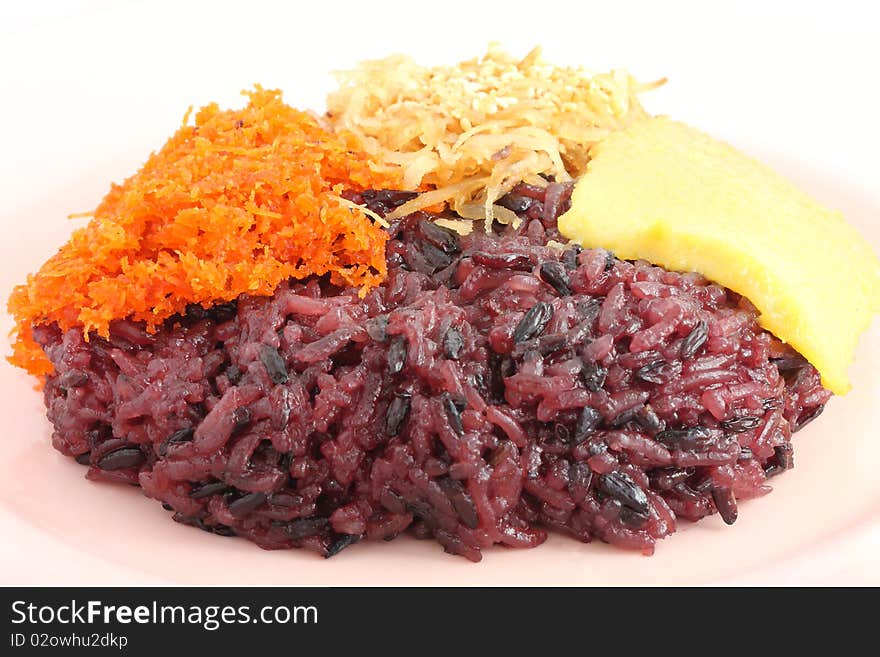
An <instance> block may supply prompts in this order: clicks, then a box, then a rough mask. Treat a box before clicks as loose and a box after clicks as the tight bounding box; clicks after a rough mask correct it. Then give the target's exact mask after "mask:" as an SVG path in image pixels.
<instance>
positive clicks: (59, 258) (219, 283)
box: [9, 87, 401, 374]
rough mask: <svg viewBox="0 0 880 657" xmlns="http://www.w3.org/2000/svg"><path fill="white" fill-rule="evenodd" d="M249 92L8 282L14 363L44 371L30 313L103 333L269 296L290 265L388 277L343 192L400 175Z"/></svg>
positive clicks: (366, 222) (208, 112) (339, 279)
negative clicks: (37, 264) (115, 326)
mask: <svg viewBox="0 0 880 657" xmlns="http://www.w3.org/2000/svg"><path fill="white" fill-rule="evenodd" d="M248 96H249V102H248V104H247V106H246V107H245V108H244V109H241V110H234V111H221V110H220V109H219V108H218V107H217V106H216V105H209V106H207V107H205V108H203V109H202V110H201V111H199V112H198V114H197V116H196V118H195V125H194V126H192V125H184V126H182V127H181V128H180V129H179V130H178V131H177V133H176V134H175V135H174V136H173V137H171V139H170V140H169V141H168V142H167V143H166V144H165V146H164V147H163V148H162V149H161V150H160V151H159V152H157V153H155V154H153V155H152V156H151V157H150V158H149V160H148V161H147V162H146V164H144V166H143V168H142V169H141V170H140V171H138V172H137V173H136V174H135V175H133V176H132V177H130V178H129V179H128V180H126V181H125V182H124V183H123V184H121V185H114V186H113V187H112V189H111V190H110V192H109V193H108V194H107V196H106V197H105V198H104V200H103V201H102V203H101V204H100V205H99V206H98V208H97V209H96V210H95V212H94V218H93V219H92V220H91V221H90V222H89V224H88V225H87V226H86V227H84V228H82V229H80V230H78V231H76V232H75V233H74V234H73V236H72V237H71V239H70V241H69V242H68V243H67V244H65V245H64V246H63V247H61V249H60V250H59V251H58V252H57V253H56V254H55V255H54V256H53V257H52V258H50V259H49V260H48V261H47V262H46V263H45V264H44V265H43V267H42V268H41V269H40V270H39V271H38V272H37V273H36V274H33V275H31V276H29V277H28V281H27V284H25V285H20V286H18V287H16V288H15V290H14V291H13V293H12V295H11V297H10V300H9V310H10V312H11V313H12V314H13V315H14V316H15V318H16V327H15V335H16V337H15V341H14V345H13V355H12V357H11V358H10V360H11V362H12V363H13V364H15V365H18V366H20V367H23V368H25V369H27V370H29V371H30V372H32V373H33V374H46V373H49V372H51V371H52V366H51V364H50V362H49V361H48V359H47V358H46V356H45V355H44V354H43V351H42V350H41V349H40V347H39V346H38V345H37V344H36V343H35V342H34V340H33V337H32V327H33V326H35V325H41V324H49V323H52V322H56V323H57V324H58V325H59V327H60V328H61V329H62V330H67V329H69V328H71V327H74V326H78V327H82V328H83V329H84V333H86V335H88V333H89V332H90V331H95V332H97V333H98V334H99V335H102V336H107V335H108V331H109V326H110V323H111V322H112V321H113V320H116V319H124V318H128V319H133V320H139V321H143V322H145V323H146V325H147V328H148V329H150V330H154V329H155V328H156V327H157V326H159V325H160V324H161V323H162V322H163V321H164V320H165V319H167V318H168V317H170V316H172V315H174V314H176V313H182V312H184V311H185V309H186V307H187V305H189V304H192V303H198V304H202V305H203V306H205V307H208V306H210V305H212V304H215V303H218V302H223V301H228V300H231V299H235V298H236V297H238V296H239V295H240V294H242V293H249V294H253V295H270V294H272V292H273V291H274V290H275V288H276V287H277V286H278V284H279V283H280V282H282V281H284V280H286V279H288V278H291V277H293V278H305V277H307V276H310V275H323V274H330V275H331V278H332V280H333V282H334V283H337V284H340V285H350V286H355V287H361V288H362V289H366V288H369V287H371V286H373V285H376V284H377V283H378V282H380V281H381V280H382V279H383V278H384V276H385V273H386V263H385V242H386V240H387V233H386V232H385V231H384V230H383V229H382V227H381V226H379V225H377V223H375V222H374V220H373V219H372V218H370V217H368V216H367V215H366V214H365V213H364V211H363V210H362V209H361V208H359V207H358V206H353V204H351V203H350V202H348V201H346V200H345V199H343V198H341V197H340V193H341V192H342V191H343V190H345V189H354V190H361V189H367V188H383V187H399V186H400V184H401V181H400V178H399V176H398V170H397V169H396V168H394V167H388V166H385V165H382V164H381V163H379V162H378V161H377V160H376V158H374V157H372V156H370V155H367V154H366V153H364V152H363V151H362V150H360V147H359V144H358V143H357V140H356V139H354V138H353V137H352V136H351V135H348V136H344V135H340V134H334V133H332V132H330V131H328V130H327V129H325V128H324V127H322V126H321V125H320V124H319V123H318V121H317V120H316V119H315V118H314V117H313V116H311V115H309V114H307V113H305V112H301V111H298V110H295V109H293V108H291V107H289V106H288V105H286V104H285V103H284V102H283V101H282V99H281V95H280V93H279V92H277V91H268V90H263V89H261V88H259V87H257V88H256V90H255V91H253V92H250V93H249V94H248ZM185 123H186V122H185Z"/></svg>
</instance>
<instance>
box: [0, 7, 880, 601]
mask: <svg viewBox="0 0 880 657" xmlns="http://www.w3.org/2000/svg"><path fill="white" fill-rule="evenodd" d="M306 4H308V7H306V6H305V5H306ZM873 4H874V3H871V2H833V3H832V2H828V3H815V4H812V3H804V2H791V3H789V2H767V1H764V2H731V3H715V2H687V3H685V2H669V1H667V2H635V1H632V0H631V1H628V2H627V1H623V2H613V1H612V0H605V1H604V2H589V1H586V0H580V1H578V2H553V3H550V2H544V3H542V2H534V1H531V2H476V1H475V0H470V1H468V2H461V1H459V0H450V1H447V2H442V3H437V2H435V3H422V2H415V1H409V2H379V1H378V0H363V1H360V2H355V3H348V2H333V3H332V4H331V3H319V4H317V5H312V4H311V3H298V2H296V3H295V2H289V3H288V2H285V3H281V2H276V3H271V2H260V1H255V0H239V1H238V2H205V3H200V2H181V1H180V0H178V1H176V2H162V1H150V2H138V1H136V0H130V1H123V2H118V1H117V2H110V1H105V0H91V1H90V0H78V1H71V2H47V1H45V0H44V1H43V2H9V1H6V2H3V3H2V6H0V130H2V135H3V146H2V151H0V152H2V153H3V155H2V156H0V199H2V202H0V213H7V212H9V213H15V212H16V211H19V210H21V208H22V207H23V205H22V204H25V203H30V202H32V200H33V199H31V198H25V197H24V196H23V195H22V194H20V193H19V190H21V189H31V188H33V187H34V185H36V184H43V182H45V181H68V182H69V183H70V185H73V182H72V181H75V182H76V185H75V186H73V187H70V188H68V189H66V191H65V194H66V199H67V202H68V203H69V204H70V207H68V210H69V211H71V212H72V211H78V210H88V209H90V208H92V207H94V206H95V204H96V202H97V200H99V199H100V197H101V196H102V195H103V193H104V192H105V191H106V187H107V178H106V177H98V176H94V175H87V174H88V173H89V172H94V171H96V170H99V171H101V172H111V177H114V178H116V179H121V178H122V177H124V176H125V175H128V174H129V173H131V172H132V171H133V170H134V169H135V168H136V167H137V166H138V164H139V163H140V162H141V161H142V160H143V158H144V157H145V155H146V154H147V153H148V152H149V150H150V149H152V148H155V147H157V146H158V145H160V144H161V143H162V141H163V140H164V138H165V137H166V136H167V135H169V134H170V133H171V132H172V131H173V129H174V128H175V127H176V126H177V125H178V124H179V121H180V118H181V117H182V115H183V113H184V111H185V110H186V107H187V105H188V104H190V103H192V104H194V105H198V104H201V103H204V102H207V101H210V100H217V101H219V102H221V104H228V103H235V102H238V100H237V99H238V92H239V91H240V90H241V89H243V88H246V87H249V86H250V85H252V84H253V83H255V82H260V83H262V84H263V85H264V86H270V87H276V86H277V87H281V88H283V89H284V90H285V92H286V98H287V100H288V102H290V103H291V104H294V105H300V106H311V107H316V108H317V107H320V106H321V102H322V98H323V95H324V93H325V92H326V91H327V90H329V89H330V88H331V87H332V84H333V83H332V79H331V78H330V76H329V74H328V72H329V71H331V70H333V69H338V68H344V67H346V66H350V65H352V64H354V63H355V62H356V61H357V60H360V59H363V58H369V57H375V56H383V55H386V54H390V53H392V52H398V51H403V52H407V53H410V54H413V55H414V56H416V57H417V58H418V59H420V60H422V61H424V62H426V63H436V62H439V61H441V60H446V61H448V59H449V58H448V54H449V53H450V52H451V51H452V52H457V53H459V54H460V57H461V58H464V57H471V56H475V55H477V54H480V52H482V50H483V49H484V47H485V44H486V43H487V42H488V41H490V40H499V41H501V42H502V43H504V44H505V45H506V46H508V48H509V49H510V50H512V51H514V52H516V53H518V54H524V53H525V52H526V51H528V50H529V49H530V48H531V47H532V46H533V45H535V44H537V43H540V44H543V45H544V47H545V53H546V55H547V58H548V59H550V60H551V61H556V62H558V63H582V64H586V65H588V66H590V67H592V68H596V69H603V68H609V67H625V68H628V69H630V70H631V71H632V72H633V73H634V74H635V75H636V76H637V77H639V78H641V79H645V80H648V79H653V78H656V77H661V76H664V75H665V76H668V77H669V84H668V85H667V86H666V87H665V88H664V89H662V90H659V91H657V92H652V93H651V94H650V95H649V96H648V97H646V98H645V99H644V102H645V105H646V106H647V107H648V109H649V110H650V111H652V112H655V113H661V112H662V113H671V114H674V115H675V116H676V117H677V118H680V119H683V120H685V121H689V122H692V123H695V124H696V125H698V126H699V127H701V128H704V129H706V130H708V131H710V132H713V133H715V134H718V135H720V136H723V137H731V138H733V137H735V138H737V140H738V142H737V143H739V144H743V145H745V146H746V147H747V146H748V145H749V144H753V145H754V146H755V148H757V149H759V150H761V152H762V153H768V154H770V155H769V156H768V157H769V159H770V160H771V164H772V159H773V154H774V153H784V154H785V156H786V157H787V158H792V157H794V158H797V159H802V160H803V161H804V162H805V163H811V164H810V166H806V167H805V168H804V171H803V172H802V173H800V174H797V173H796V174H795V178H796V179H797V181H798V182H802V183H804V184H809V186H810V190H811V191H812V192H813V193H814V194H815V195H816V196H818V197H819V198H820V200H821V199H822V198H823V196H824V195H825V194H826V190H825V188H824V186H823V180H822V177H821V175H818V174H816V171H817V167H816V163H817V162H818V163H821V165H822V166H821V167H819V169H821V170H826V171H833V172H834V175H835V178H836V179H838V180H845V181H846V184H847V185H848V187H849V190H850V194H851V196H852V197H854V198H858V197H859V195H865V196H867V195H870V194H873V195H874V198H876V190H877V187H878V182H880V175H878V171H880V166H874V163H875V162H876V161H877V154H878V153H880V130H878V128H877V121H878V115H880V92H878V81H877V66H878V63H880V46H878V36H877V35H878V27H877V26H878V23H877V17H876V16H874V15H873V11H872V9H871V7H872V5H873ZM299 5H304V6H303V7H300V6H299ZM328 8H329V14H330V15H331V16H332V18H331V19H328V18H327V14H328ZM318 15H323V16H324V18H321V19H320V21H319V20H317V19H316V17H317V16H318ZM316 44H320V48H317V47H316ZM441 53H442V56H441ZM119 85H122V86H124V87H125V88H126V90H127V91H126V93H117V92H116V91H117V87H118V86H119ZM47 98H49V99H51V102H46V99H47ZM147 99H148V100H149V104H150V107H151V112H152V116H151V118H150V120H149V122H143V124H140V125H138V126H136V127H134V126H132V125H131V121H130V114H131V113H132V110H133V108H134V107H136V106H137V105H138V103H139V102H145V101H146V100H147ZM35 119H36V121H37V122H38V123H39V125H40V126H41V129H40V131H39V132H38V133H36V134H35V133H33V132H32V131H29V130H20V129H18V126H20V125H25V124H27V125H33V124H34V122H35ZM121 142H131V143H126V144H125V146H126V147H124V148H123V147H120V143H121ZM96 154H97V155H96ZM108 158H109V159H108ZM866 163H869V165H868V166H866ZM72 171H73V172H83V175H77V176H72V174H71V172H72ZM827 193H828V194H829V197H830V194H831V192H830V191H829V192H827ZM841 209H843V210H844V211H846V210H847V208H845V207H844V208H841ZM875 221H876V218H875ZM42 229H43V228H42V227H41V224H40V222H33V223H30V224H24V225H21V226H18V227H17V230H20V231H21V232H22V233H23V234H24V233H26V234H27V235H39V234H40V231H41V230H42ZM55 248H57V244H51V243H47V244H46V251H45V253H43V254H30V253H29V254H22V256H21V260H20V261H16V262H14V263H11V264H10V263H5V265H6V266H4V268H3V274H2V278H0V287H2V291H3V295H5V294H6V290H8V289H9V287H10V286H11V285H12V283H13V282H17V278H18V277H20V276H21V272H23V271H29V270H32V269H34V268H35V267H36V266H37V265H38V264H39V262H40V261H41V260H42V259H44V258H45V257H46V256H48V255H50V254H51V253H52V251H53V250H54V249H55ZM13 265H14V266H13ZM0 328H3V329H4V330H5V329H6V328H8V321H7V322H6V323H5V324H4V325H3V326H2V327H0ZM0 439H2V440H15V439H16V436H8V435H5V436H3V437H2V438H0ZM14 523H18V521H16V520H15V519H14V518H13V517H12V516H11V515H10V514H8V513H6V512H4V511H0V526H4V527H7V528H9V527H10V526H12V525H13V524H14ZM3 534H4V536H3V540H2V541H0V563H5V564H13V563H15V560H16V558H17V555H20V554H21V553H23V552H27V553H29V554H30V555H31V556H32V557H34V556H36V555H39V554H41V552H40V551H41V550H42V551H44V552H45V555H44V563H45V571H44V572H43V573H42V575H41V581H43V582H44V583H49V582H59V583H60V582H64V581H75V575H73V576H72V575H71V569H70V568H69V560H70V559H74V560H76V561H77V562H78V566H77V567H78V568H81V569H85V571H86V572H88V571H89V570H90V569H98V568H101V569H103V570H102V571H101V572H102V573H103V574H104V576H106V581H107V582H111V581H144V580H143V578H139V577H138V575H137V574H136V573H135V572H133V571H128V570H126V569H125V568H123V567H121V566H117V565H110V564H106V563H99V562H97V561H95V560H94V559H93V558H92V557H90V556H89V555H86V554H82V553H76V552H75V551H70V552H59V551H58V549H57V547H56V546H52V545H44V544H43V540H42V539H43V537H42V535H41V534H39V533H38V532H37V531H36V530H33V529H30V528H29V527H27V526H23V525H20V523H18V524H17V528H16V531H14V532H9V531H4V532H3ZM674 540H675V539H674V538H673V539H672V541H674ZM671 547H673V546H670V545H664V546H663V547H662V548H661V549H669V548H671ZM878 549H880V532H878V531H877V530H876V528H875V529H873V530H865V531H864V532H863V533H860V534H859V535H858V536H856V537H850V538H848V539H847V541H846V543H845V544H841V545H839V546H838V547H837V548H835V551H833V553H834V554H836V555H838V558H836V559H835V558H832V559H828V558H827V555H826V558H824V560H822V561H821V562H819V561H815V560H811V559H812V558H811V557H810V556H809V555H804V556H802V557H801V558H800V559H799V560H797V559H796V560H794V561H792V562H791V563H790V564H789V566H788V567H787V568H786V569H783V570H779V569H777V570H775V571H774V572H773V573H772V574H767V573H761V574H756V575H754V577H753V579H754V580H755V581H767V579H768V578H769V580H770V581H773V582H777V583H792V582H796V583H809V582H826V581H835V582H853V583H855V582H861V581H864V579H863V578H862V576H861V570H860V568H859V567H858V564H859V563H864V562H865V561H870V560H875V557H874V556H873V555H874V554H877V550H878ZM438 558H440V557H439V556H438ZM10 576H11V577H12V578H13V580H14V581H21V582H25V581H30V579H29V578H28V577H26V576H25V575H24V574H20V576H13V575H10ZM72 577H73V579H71V578H72ZM874 583H877V582H876V581H875V582H874Z"/></svg>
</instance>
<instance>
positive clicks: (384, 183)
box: [0, 44, 880, 584]
mask: <svg viewBox="0 0 880 657" xmlns="http://www.w3.org/2000/svg"><path fill="white" fill-rule="evenodd" d="M480 48H482V50H477V51H476V52H475V53H474V55H472V56H470V57H468V58H466V59H463V60H449V61H445V62H443V63H441V64H435V65H428V64H424V63H421V62H419V61H417V60H416V59H414V58H413V57H411V56H409V55H407V54H389V55H387V56H384V57H378V58H374V59H368V60H363V61H360V62H358V61H351V62H350V64H349V66H348V67H347V68H346V69H345V70H343V71H341V72H338V73H337V77H336V80H337V85H336V87H335V88H334V89H332V90H331V91H330V92H329V94H327V96H326V100H325V101H324V103H323V104H321V105H310V106H309V105H302V104H301V103H300V102H299V101H298V99H297V96H296V93H295V91H294V90H286V89H285V90H283V91H282V90H279V89H274V88H264V87H262V86H259V85H255V86H252V87H249V88H248V89H246V90H245V91H244V93H243V97H242V99H241V101H239V102H238V103H232V104H229V105H226V104H224V105H222V106H221V105H220V104H217V103H207V104H204V105H201V106H197V107H195V108H191V111H188V112H185V115H184V117H183V120H182V121H181V122H180V123H179V124H178V125H176V126H170V127H169V126H165V127H166V128H170V129H169V130H167V132H168V133H169V135H170V136H166V137H165V138H164V140H163V139H160V140H159V141H157V142H155V143H154V144H153V146H152V152H149V151H147V152H143V153H142V160H141V161H142V164H140V165H139V166H136V167H135V168H133V169H132V170H128V171H122V172H118V175H116V174H114V178H113V179H114V180H116V182H113V183H112V184H111V180H107V181H106V188H105V193H104V195H103V197H102V198H95V199H94V209H93V210H89V211H87V212H84V213H78V214H75V215H73V216H72V222H73V225H72V226H71V225H70V224H68V226H67V227H66V228H65V227H64V226H63V225H61V224H57V223H56V224H53V230H52V231H51V232H45V233H39V232H38V233H33V232H31V233H27V234H26V235H25V236H24V239H21V240H20V241H18V242H16V239H15V232H14V229H13V228H12V225H11V223H10V225H9V226H7V235H9V236H10V239H11V243H7V245H6V246H7V249H15V250H19V251H21V252H22V254H26V255H19V256H18V257H10V258H9V259H7V261H6V264H5V265H4V267H5V269H6V270H7V271H6V274H7V276H6V277H5V278H4V280H7V279H9V281H10V283H11V284H10V287H9V289H5V290H4V293H5V294H7V295H8V312H9V317H10V320H9V321H10V324H11V325H12V331H11V333H10V340H9V347H8V352H7V354H5V355H6V356H8V361H9V362H8V364H5V365H4V367H3V372H2V376H3V386H4V392H5V393H6V394H5V397H6V403H7V404H14V410H13V408H12V407H10V408H9V409H8V410H7V417H9V418H10V419H9V422H11V423H12V425H13V427H14V431H10V432H7V433H8V435H7V437H6V439H5V440H4V442H3V446H2V450H3V458H2V465H0V468H2V476H3V481H4V485H3V490H2V493H0V504H2V505H3V507H4V510H5V511H7V512H9V513H10V514H12V515H13V516H14V517H15V518H16V519H17V520H16V521H17V522H21V523H24V524H27V525H28V526H29V527H30V528H31V529H36V530H38V531H40V532H44V533H45V534H46V535H47V536H48V537H50V539H49V540H51V541H54V542H59V541H60V542H62V543H67V544H69V546H70V547H71V549H76V550H79V551H85V552H88V553H90V554H91V555H92V556H94V557H97V558H98V559H102V560H106V561H108V562H111V563H114V564H117V565H119V566H123V567H125V568H129V569H133V570H134V571H135V572H137V573H141V574H142V576H143V578H144V579H145V580H146V581H185V582H197V583H270V582H271V583H323V584H327V583H403V582H411V581H412V582H422V583H430V582H436V583H448V582H450V581H456V582H470V583H477V582H497V583H502V582H506V583H513V582H516V583H536V584H537V583H602V582H641V583H644V582H663V581H675V582H682V583H683V582H700V581H708V580H711V579H715V580H719V579H723V578H729V577H734V576H736V575H738V574H740V573H743V572H748V571H749V570H754V569H755V568H759V567H761V566H764V567H766V566H767V565H768V564H769V563H772V562H773V560H774V559H780V558H783V557H784V556H786V555H787V554H792V553H798V551H799V550H801V549H802V548H803V546H805V545H813V546H815V545H821V542H822V540H825V539H827V538H828V537H830V536H833V535H839V534H841V533H842V532H846V531H856V528H859V527H865V526H869V525H870V523H871V522H872V518H873V516H872V513H873V509H874V508H876V504H877V502H878V501H880V488H878V484H877V483H876V480H875V478H874V477H873V475H872V469H871V463H872V462H874V458H876V457H878V456H880V449H878V447H877V446H876V441H872V440H871V434H872V432H873V431H874V428H875V427H876V426H877V420H878V419H880V418H878V410H877V406H876V400H877V391H878V388H880V382H878V380H877V375H876V372H877V371H878V365H880V362H878V361H880V350H878V345H877V335H876V327H875V328H874V329H871V328H870V327H871V322H872V320H873V318H874V316H875V314H876V313H877V312H878V311H880V264H878V260H877V256H876V250H877V239H878V236H880V234H878V233H877V232H876V226H874V225H872V224H870V223H869V222H868V221H867V217H868V215H867V214H860V213H858V212H857V214H856V216H848V217H844V215H843V214H842V213H841V212H839V211H838V210H835V209H831V208H829V207H826V203H822V202H819V201H818V200H816V199H814V198H813V197H812V196H811V195H810V193H809V192H810V190H809V189H802V188H801V187H799V186H798V185H795V184H794V183H792V182H790V180H789V179H788V178H787V177H786V175H785V173H784V171H783V172H779V171H777V170H776V169H775V168H771V167H769V166H767V165H765V164H763V163H761V162H759V161H758V160H757V159H755V158H754V157H752V156H751V155H747V154H745V153H744V152H743V150H741V149H738V148H736V147H735V146H733V145H730V144H729V143H727V142H726V141H723V140H721V139H718V138H715V137H713V136H710V135H709V134H707V133H706V132H704V131H702V130H700V129H698V128H696V127H693V126H691V125H689V124H687V123H684V122H681V121H679V120H677V119H676V117H674V116H667V115H664V114H660V113H654V112H652V111H651V109H650V104H651V103H650V97H651V93H652V92H653V91H654V90H656V89H657V88H659V87H662V86H663V85H664V84H665V83H666V81H665V80H664V79H659V80H641V79H639V78H637V77H634V76H633V75H632V74H630V73H628V72H626V71H624V70H622V69H614V70H609V71H607V72H592V71H589V70H587V69H586V68H584V67H582V66H580V65H576V64H566V65H563V64H556V63H554V62H552V61H550V60H549V59H548V58H546V57H545V56H544V55H543V54H542V52H541V49H540V48H534V49H533V50H531V51H528V52H527V53H525V54H522V55H517V56H514V55H512V54H510V53H509V52H507V51H506V50H505V49H503V48H502V47H500V46H498V45H496V44H492V45H490V46H489V48H488V50H486V49H485V48H484V47H483V46H480ZM190 100H191V99H188V98H181V99H180V104H181V113H182V114H184V110H186V106H187V104H188V103H189V102H190ZM140 120H149V117H148V116H147V115H145V116H144V117H142V118H141V119H140ZM161 127H162V126H159V127H157V129H158V128H161ZM43 185H44V187H43V188H42V189H41V190H40V191H41V193H45V192H46V191H47V190H48V191H49V193H50V195H52V196H53V206H54V207H56V208H57V207H58V206H59V204H63V202H64V193H65V192H64V190H63V189H60V188H59V190H58V191H57V193H56V191H55V189H54V188H53V187H52V185H53V181H51V180H46V181H43ZM32 198H34V197H32ZM70 198H71V200H72V199H73V198H74V196H70ZM844 204H845V205H846V206H847V208H850V207H852V201H851V199H850V200H845V201H844ZM866 207H869V206H866ZM36 208H37V204H36V203H34V204H31V205H30V206H29V207H27V208H26V211H27V212H35V211H36ZM67 209H68V212H74V211H76V210H81V209H82V208H77V207H73V206H72V205H68V206H67ZM869 209H870V208H869ZM874 209H876V207H875V208H874ZM17 218H18V219H21V218H22V217H21V215H19V217H17ZM10 221H12V219H10ZM29 221H33V222H39V221H41V217H40V216H39V215H34V216H31V217H30V219H29ZM56 227H57V228H56ZM28 235H39V237H40V239H39V240H34V239H27V236H28ZM35 254H38V255H39V256H40V257H39V259H35ZM25 260H26V261H27V262H36V266H34V267H33V268H25V267H23V266H20V263H22V262H23V261H25ZM875 520H876V518H874V521H875ZM259 548H262V549H259Z"/></svg>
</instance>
